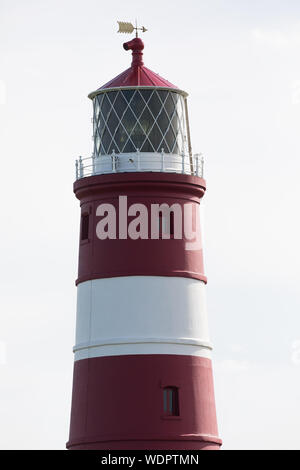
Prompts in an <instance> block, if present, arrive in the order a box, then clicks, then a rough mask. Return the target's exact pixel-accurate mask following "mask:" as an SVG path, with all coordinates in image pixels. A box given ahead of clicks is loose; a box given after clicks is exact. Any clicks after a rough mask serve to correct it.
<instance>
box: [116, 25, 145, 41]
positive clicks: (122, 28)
mask: <svg viewBox="0 0 300 470" xmlns="http://www.w3.org/2000/svg"><path fill="white" fill-rule="evenodd" d="M118 25H119V30H118V31H117V32H118V33H126V34H131V33H133V31H134V30H135V34H136V37H138V30H140V31H142V32H143V33H145V32H146V31H148V29H146V28H145V27H144V26H142V27H141V28H138V26H137V23H136V25H135V26H134V25H133V24H132V23H128V22H125V21H118Z"/></svg>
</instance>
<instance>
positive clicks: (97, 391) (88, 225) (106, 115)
mask: <svg viewBox="0 0 300 470" xmlns="http://www.w3.org/2000/svg"><path fill="white" fill-rule="evenodd" d="M143 48H144V44H143V42H142V40H141V39H140V38H137V37H136V38H134V39H133V40H132V41H129V42H127V43H125V44H124V49H126V50H128V49H130V50H132V56H133V60H132V64H131V67H130V68H129V69H127V70H126V71H125V72H123V73H122V74H120V75H118V76H117V77H116V78H114V79H113V80H111V81H110V82H108V83H107V84H105V85H104V86H102V87H101V88H99V89H98V90H96V91H95V92H93V93H91V94H90V95H89V97H90V98H91V99H92V101H93V110H94V114H93V123H94V153H93V157H92V158H91V159H86V160H84V159H81V158H80V160H79V162H77V180H76V182H75V184H74V192H75V195H76V197H77V198H78V199H79V200H80V206H81V230H80V247H79V273H78V279H77V281H76V284H77V290H78V299H77V324H76V343H75V347H74V353H75V364H74V378H73V396H72V411H71V425H70V438H69V442H68V444H67V447H68V448H69V449H110V450H111V449H218V448H219V447H220V445H221V440H220V439H219V437H218V430H217V421H216V412H215V399H214V387H213V376H212V366H211V349H212V348H211V344H210V342H209V336H208V327H207V314H206V307H205V284H206V277H205V275H204V271H203V256H202V246H201V242H200V232H199V228H200V227H199V224H198V221H199V218H198V217H197V214H198V213H199V211H198V208H199V205H200V201H201V198H202V196H203V195H204V192H205V180H204V179H203V177H202V176H203V175H202V162H201V161H200V160H198V158H197V156H193V155H192V153H191V145H190V136H189V130H188V115H187V101H186V98H187V93H185V92H184V91H182V90H180V89H178V88H177V87H176V86H174V85H172V84H171V83H170V82H168V81H167V80H165V79H163V78H162V77H160V76H159V75H157V74H155V73H153V72H152V71H151V70H149V69H148V68H146V67H145V66H144V65H143V61H142V50H143ZM120 196H121V197H120ZM162 204H165V206H166V205H167V207H169V208H170V210H169V212H168V210H165V209H163V207H165V206H161V205H162ZM141 205H143V207H145V208H146V210H147V211H148V212H147V216H146V222H147V223H146V227H145V217H144V219H143V221H142V222H143V223H144V226H143V228H142V227H141V225H142V222H141V220H142V219H139V222H140V224H138V223H137V220H138V217H139V216H141V212H143V211H141V209H140V208H141ZM153 207H156V209H157V208H158V209H157V210H158V212H157V213H156V214H157V215H158V218H157V220H156V219H155V218H154V216H153V213H154V212H152V210H153ZM186 207H188V208H189V209H188V210H186ZM111 209H113V210H111ZM181 210H182V211H181ZM185 210H186V212H185ZM186 214H187V215H189V214H190V215H191V217H192V230H193V231H194V232H196V236H195V237H194V240H192V237H191V236H190V235H189V236H188V235H186V234H184V236H181V237H180V236H179V235H178V233H179V232H177V230H179V231H180V229H181V228H182V226H183V225H184V223H185V220H187V215H186ZM142 215H143V214H142ZM144 215H145V214H144ZM114 216H115V219H114ZM104 222H105V223H104ZM131 223H132V225H131V228H130V224H131ZM155 224H157V226H156V228H155V227H154V225H155ZM105 227H106V228H105ZM109 229H111V232H112V233H110V234H109V233H108V232H109ZM146 229H148V234H149V233H150V235H151V236H150V235H149V236H148V237H147V236H146V234H145V233H146ZM101 230H102V232H101ZM103 230H104V231H105V230H107V236H105V234H104V235H103ZM129 233H131V236H129Z"/></svg>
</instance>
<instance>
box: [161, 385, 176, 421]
mask: <svg viewBox="0 0 300 470" xmlns="http://www.w3.org/2000/svg"><path fill="white" fill-rule="evenodd" d="M164 415H165V416H179V400H178V388H177V387H165V388H164Z"/></svg>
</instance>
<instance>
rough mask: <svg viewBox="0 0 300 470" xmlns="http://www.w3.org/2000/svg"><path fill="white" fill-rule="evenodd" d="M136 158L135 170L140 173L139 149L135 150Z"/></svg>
mask: <svg viewBox="0 0 300 470" xmlns="http://www.w3.org/2000/svg"><path fill="white" fill-rule="evenodd" d="M136 158H137V170H138V171H141V154H140V149H136Z"/></svg>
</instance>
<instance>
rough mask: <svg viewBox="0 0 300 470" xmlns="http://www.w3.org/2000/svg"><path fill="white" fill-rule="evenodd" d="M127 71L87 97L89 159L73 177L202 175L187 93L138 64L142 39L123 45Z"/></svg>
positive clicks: (141, 55) (140, 58) (83, 161)
mask: <svg viewBox="0 0 300 470" xmlns="http://www.w3.org/2000/svg"><path fill="white" fill-rule="evenodd" d="M123 47H124V49H125V50H131V51H132V63H131V67H129V68H128V69H127V70H125V71H124V72H123V73H121V74H120V75H118V76H117V77H115V78H114V79H113V80H111V81H109V82H108V83H106V84H105V85H103V86H102V87H100V88H98V89H97V90H96V91H94V92H92V93H90V94H89V98H90V99H91V100H92V101H93V119H92V121H93V154H92V158H87V159H82V158H80V159H79V161H77V169H76V178H77V179H78V178H81V177H84V176H91V175H95V174H105V173H115V172H130V171H131V172H137V171H159V172H175V173H185V174H194V175H196V176H203V174H202V166H203V162H202V160H201V161H200V159H199V155H194V156H193V154H192V146H191V140H190V132H189V119H188V108H187V93H186V92H184V91H182V90H180V89H179V88H178V87H176V86H175V85H173V84H172V83H170V82H169V81H168V80H165V79H164V78H162V77H160V76H159V75H158V74H156V73H154V72H152V71H151V70H150V69H148V68H147V67H145V66H144V63H143V52H142V51H143V49H144V43H143V41H142V40H141V39H140V38H138V37H136V38H134V39H133V40H131V41H129V42H126V43H124V44H123Z"/></svg>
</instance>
